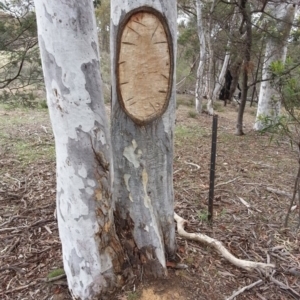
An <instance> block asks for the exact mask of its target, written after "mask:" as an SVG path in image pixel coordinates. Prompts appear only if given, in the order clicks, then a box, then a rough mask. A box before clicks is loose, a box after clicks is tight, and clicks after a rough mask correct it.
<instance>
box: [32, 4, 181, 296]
mask: <svg viewBox="0 0 300 300" xmlns="http://www.w3.org/2000/svg"><path fill="white" fill-rule="evenodd" d="M35 5H36V14H37V24H38V37H39V46H40V51H41V59H42V64H43V72H44V79H45V85H46V90H47V101H48V107H49V112H50V118H51V123H52V126H53V131H54V136H55V146H56V162H57V219H58V227H59V235H60V238H61V242H62V250H63V262H64V269H65V272H66V275H67V280H68V285H69V289H70V291H71V294H72V296H73V298H74V299H82V300H83V299H99V298H101V299H105V295H107V294H109V293H111V292H113V291H114V290H115V289H116V288H117V287H120V286H122V285H123V284H124V279H125V277H126V274H129V275H130V274H133V273H132V272H135V273H140V274H139V277H138V278H140V277H141V276H143V277H144V278H145V277H147V276H152V277H153V276H155V277H164V276H166V274H167V258H168V259H170V258H172V257H174V255H175V251H176V242H175V227H174V220H173V217H174V207H173V200H174V199H173V197H174V195H173V184H172V180H173V175H172V161H173V126H174V117H175V116H174V110H175V75H174V74H175V72H174V71H175V56H176V55H175V54H176V34H177V30H176V17H177V14H176V6H174V5H173V4H172V3H169V2H168V4H167V3H163V2H161V1H160V0H155V1H152V0H151V1H150V0H145V1H142V0H140V1H134V0H131V1H127V2H126V4H124V3H123V1H121V0H115V1H112V2H111V10H112V14H111V28H110V29H111V30H110V32H111V41H112V43H111V44H112V45H113V49H112V74H113V79H112V83H113V88H112V95H113V109H112V116H113V118H112V134H113V136H112V139H113V146H114V151H112V143H111V137H110V130H109V124H108V121H107V118H106V114H105V106H104V102H103V96H102V94H103V89H102V82H101V74H100V59H99V56H100V55H99V47H98V37H97V24H96V19H95V15H94V8H93V2H92V1H89V0H82V1H76V0H70V1H59V0H53V1H47V0H36V1H35ZM149 79H150V80H151V85H150V84H149ZM112 154H114V159H115V163H114V164H113V157H112ZM113 168H114V171H113ZM114 174H115V176H114ZM113 181H114V191H113V189H112V183H113ZM114 208H115V211H114ZM114 212H115V215H114ZM115 228H117V231H116V229H115ZM125 257H126V259H125ZM106 299H111V298H110V296H108V298H106Z"/></svg>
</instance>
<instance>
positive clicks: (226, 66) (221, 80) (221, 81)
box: [212, 52, 230, 100]
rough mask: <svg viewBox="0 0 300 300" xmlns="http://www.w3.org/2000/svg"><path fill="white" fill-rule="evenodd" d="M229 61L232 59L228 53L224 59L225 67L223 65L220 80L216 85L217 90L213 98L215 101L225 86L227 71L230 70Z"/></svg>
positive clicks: (215, 89)
mask: <svg viewBox="0 0 300 300" xmlns="http://www.w3.org/2000/svg"><path fill="white" fill-rule="evenodd" d="M229 59H230V53H229V52H226V54H225V57H224V61H223V65H222V69H221V72H220V74H219V79H218V81H217V82H216V85H215V88H214V91H213V96H212V98H213V99H214V100H215V99H217V97H218V96H219V94H220V91H221V88H222V86H223V85H224V82H225V73H226V70H227V68H228V63H229Z"/></svg>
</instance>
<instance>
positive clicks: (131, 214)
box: [110, 0, 177, 277]
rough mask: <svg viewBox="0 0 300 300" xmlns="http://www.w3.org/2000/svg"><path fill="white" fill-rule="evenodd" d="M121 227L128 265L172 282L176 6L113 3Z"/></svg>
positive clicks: (116, 192) (114, 104)
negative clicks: (169, 260)
mask: <svg viewBox="0 0 300 300" xmlns="http://www.w3.org/2000/svg"><path fill="white" fill-rule="evenodd" d="M111 12H112V13H111V28H110V30H111V46H112V48H111V54H112V141H113V145H114V172H115V181H114V199H115V202H116V214H115V221H116V226H117V228H118V229H119V230H118V232H120V233H121V231H123V232H122V235H121V236H120V239H121V240H122V243H124V246H125V249H126V252H127V257H128V259H129V263H130V264H131V265H132V266H133V267H136V270H137V269H138V271H139V272H141V273H142V274H143V276H145V275H146V276H147V275H148V276H154V277H162V276H165V275H166V271H167V270H166V256H167V257H168V258H172V257H173V256H174V255H175V251H176V242H175V227H174V220H173V213H174V207H173V206H174V204H173V198H174V195H173V172H172V169H173V126H174V118H175V82H176V81H175V58H176V53H175V49H176V36H177V25H176V18H177V12H176V5H174V3H173V2H171V1H160V0H154V1H152V0H151V1H150V0H143V1H142V0H140V1H129V2H126V4H124V3H123V1H121V0H113V1H112V2H111Z"/></svg>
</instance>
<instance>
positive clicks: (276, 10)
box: [254, 2, 296, 130]
mask: <svg viewBox="0 0 300 300" xmlns="http://www.w3.org/2000/svg"><path fill="white" fill-rule="evenodd" d="M270 9H271V13H272V15H273V16H274V17H275V19H274V22H275V23H277V24H278V25H277V30H276V33H275V34H272V35H270V37H269V38H268V41H267V44H266V52H265V61H264V64H263V70H262V79H263V80H266V81H263V82H262V83H261V86H260V91H259V100H258V107H257V114H256V120H255V124H254V129H255V130H262V129H263V128H264V126H265V125H264V124H265V123H264V122H263V121H262V120H261V117H266V116H267V117H269V118H271V120H272V122H276V121H277V119H278V116H279V114H280V108H281V103H280V100H279V98H278V97H277V92H276V91H275V89H274V88H273V86H272V83H271V81H269V80H268V78H270V66H271V64H272V63H273V62H274V61H278V60H281V61H282V62H285V59H286V52H287V46H286V43H287V39H288V37H289V34H290V31H291V27H292V22H293V20H294V17H295V12H296V5H295V4H288V3H281V2H280V3H275V4H271V5H270ZM280 20H282V21H280Z"/></svg>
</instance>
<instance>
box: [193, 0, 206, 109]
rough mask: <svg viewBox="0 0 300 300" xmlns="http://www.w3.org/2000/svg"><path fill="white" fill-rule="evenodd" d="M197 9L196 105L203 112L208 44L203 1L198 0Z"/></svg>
mask: <svg viewBox="0 0 300 300" xmlns="http://www.w3.org/2000/svg"><path fill="white" fill-rule="evenodd" d="M196 11H197V33H198V38H199V42H200V60H199V65H198V69H197V78H196V88H195V105H196V111H197V112H198V113H201V112H202V99H203V82H204V80H203V74H204V68H205V62H206V45H205V36H204V28H203V20H202V2H201V1H200V0H196Z"/></svg>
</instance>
